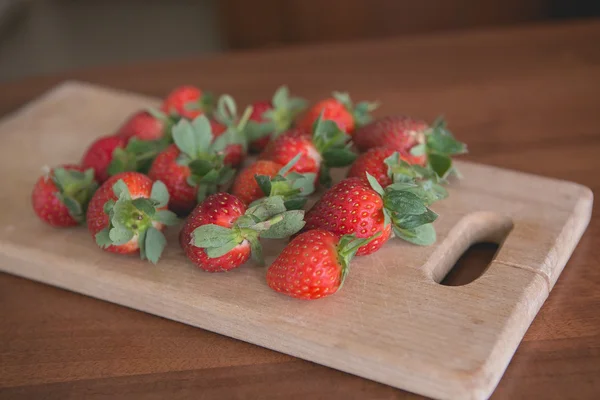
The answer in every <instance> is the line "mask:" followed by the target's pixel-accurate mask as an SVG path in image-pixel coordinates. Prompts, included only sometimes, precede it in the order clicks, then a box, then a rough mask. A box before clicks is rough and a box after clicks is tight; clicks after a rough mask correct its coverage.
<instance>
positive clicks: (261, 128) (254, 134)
mask: <svg viewBox="0 0 600 400" xmlns="http://www.w3.org/2000/svg"><path fill="white" fill-rule="evenodd" d="M267 112H269V111H267ZM275 129H276V127H275V123H274V122H271V121H267V122H256V121H248V123H247V124H246V128H245V133H246V137H247V138H248V140H249V141H251V142H254V141H256V140H259V139H262V138H264V137H267V136H269V135H270V134H271V133H273V132H274V131H275Z"/></svg>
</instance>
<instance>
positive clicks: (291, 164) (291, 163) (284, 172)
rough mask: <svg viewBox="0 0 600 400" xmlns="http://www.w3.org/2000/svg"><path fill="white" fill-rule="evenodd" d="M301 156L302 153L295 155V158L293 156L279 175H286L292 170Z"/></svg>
mask: <svg viewBox="0 0 600 400" xmlns="http://www.w3.org/2000/svg"><path fill="white" fill-rule="evenodd" d="M300 158H302V153H298V154H296V155H295V156H294V158H292V159H291V160H290V161H288V163H287V164H285V165H284V166H283V167H282V168H281V169H280V170H279V171H278V172H277V175H281V176H286V175H287V173H288V172H290V171H291V169H292V168H294V165H296V163H297V162H298V161H299V160H300Z"/></svg>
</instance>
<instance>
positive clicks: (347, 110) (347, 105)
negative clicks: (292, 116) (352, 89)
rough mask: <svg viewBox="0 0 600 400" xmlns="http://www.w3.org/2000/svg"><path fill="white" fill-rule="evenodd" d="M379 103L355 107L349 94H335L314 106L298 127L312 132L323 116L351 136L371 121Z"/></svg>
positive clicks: (367, 103)
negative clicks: (318, 119) (372, 112)
mask: <svg viewBox="0 0 600 400" xmlns="http://www.w3.org/2000/svg"><path fill="white" fill-rule="evenodd" d="M378 106H379V105H378V104H377V103H369V102H361V103H358V104H357V105H356V108H355V107H354V106H353V104H352V101H351V100H350V96H349V95H348V93H341V92H333V97H332V98H328V99H325V100H321V101H320V102H318V103H316V104H315V105H314V106H312V107H311V108H310V109H309V110H308V111H307V112H306V114H304V116H303V117H302V118H301V119H300V121H298V127H300V128H302V129H307V130H312V127H313V124H314V123H315V121H316V120H317V118H318V117H319V115H321V114H322V118H323V119H324V120H330V121H334V122H335V123H336V124H337V125H338V127H339V128H340V129H341V130H342V131H344V132H346V133H347V134H349V135H351V134H352V133H353V132H354V129H355V128H357V127H360V126H362V125H364V124H366V123H368V122H369V121H371V116H370V112H371V111H373V110H374V109H376V108H377V107H378Z"/></svg>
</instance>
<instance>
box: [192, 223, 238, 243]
mask: <svg viewBox="0 0 600 400" xmlns="http://www.w3.org/2000/svg"><path fill="white" fill-rule="evenodd" d="M192 235H193V236H194V239H193V244H194V246H196V247H202V248H214V247H222V246H224V245H226V244H227V243H229V242H230V241H232V240H233V241H237V243H239V242H240V240H239V238H238V235H237V234H236V232H235V231H234V230H233V229H230V228H225V227H223V226H219V225H215V224H207V225H201V226H199V227H197V228H196V229H194V232H192Z"/></svg>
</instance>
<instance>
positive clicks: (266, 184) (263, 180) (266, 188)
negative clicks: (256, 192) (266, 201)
mask: <svg viewBox="0 0 600 400" xmlns="http://www.w3.org/2000/svg"><path fill="white" fill-rule="evenodd" d="M254 179H255V180H256V183H258V187H259V188H260V190H262V192H263V193H264V195H265V196H269V195H270V194H271V177H270V176H267V175H254Z"/></svg>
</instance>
